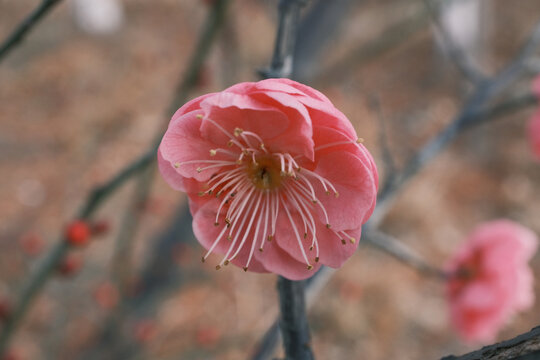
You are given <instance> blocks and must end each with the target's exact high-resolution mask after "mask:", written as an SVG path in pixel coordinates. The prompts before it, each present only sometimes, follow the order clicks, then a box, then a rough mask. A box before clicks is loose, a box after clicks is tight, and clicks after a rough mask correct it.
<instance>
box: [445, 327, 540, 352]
mask: <svg viewBox="0 0 540 360" xmlns="http://www.w3.org/2000/svg"><path fill="white" fill-rule="evenodd" d="M539 358H540V326H539V327H535V328H534V329H532V330H531V331H529V332H527V333H524V334H521V335H519V336H516V337H515V338H513V339H510V340H506V341H502V342H500V343H497V344H493V345H489V346H484V347H483V348H482V349H480V350H477V351H473V352H471V353H468V354H465V355H461V356H454V355H450V356H445V357H443V358H442V359H441V360H506V359H512V360H535V359H539Z"/></svg>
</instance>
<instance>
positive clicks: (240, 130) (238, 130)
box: [234, 128, 244, 137]
mask: <svg viewBox="0 0 540 360" xmlns="http://www.w3.org/2000/svg"><path fill="white" fill-rule="evenodd" d="M243 131H244V130H242V129H240V128H236V129H234V136H236V137H238V136H240V134H242V132H243Z"/></svg>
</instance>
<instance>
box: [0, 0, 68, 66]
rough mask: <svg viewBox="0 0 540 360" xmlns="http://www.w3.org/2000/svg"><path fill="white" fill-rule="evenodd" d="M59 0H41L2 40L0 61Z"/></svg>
mask: <svg viewBox="0 0 540 360" xmlns="http://www.w3.org/2000/svg"><path fill="white" fill-rule="evenodd" d="M60 1H61V0H43V1H42V2H41V4H39V5H38V7H37V8H36V9H35V10H34V11H32V13H30V15H28V17H27V18H26V19H24V20H23V21H22V22H21V23H20V24H19V25H17V27H16V28H15V30H13V32H12V33H11V34H10V35H9V36H8V37H7V38H6V40H4V42H3V43H2V45H1V46H0V62H2V60H3V59H4V58H5V57H6V56H7V54H8V53H9V52H11V50H13V49H14V48H15V47H16V46H17V45H18V44H19V43H21V42H22V41H23V40H24V38H25V36H26V35H27V34H28V32H29V31H30V30H32V28H34V27H35V26H36V25H37V24H38V23H39V21H40V20H41V19H42V18H43V17H44V16H45V15H47V14H48V13H49V11H51V10H52V9H53V8H54V6H55V5H57V4H58V3H60Z"/></svg>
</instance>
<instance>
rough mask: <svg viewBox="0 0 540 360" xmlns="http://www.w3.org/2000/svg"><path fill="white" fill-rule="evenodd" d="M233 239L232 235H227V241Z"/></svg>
mask: <svg viewBox="0 0 540 360" xmlns="http://www.w3.org/2000/svg"><path fill="white" fill-rule="evenodd" d="M227 227H229V225H227ZM231 239H232V236H231V235H227V240H229V241H231Z"/></svg>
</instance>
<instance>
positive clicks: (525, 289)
mask: <svg viewBox="0 0 540 360" xmlns="http://www.w3.org/2000/svg"><path fill="white" fill-rule="evenodd" d="M536 247H537V237H536V235H535V234H534V233H533V232H532V231H531V230H529V229H527V228H525V227H523V226H521V225H520V224H517V223H515V222H512V221H509V220H496V221H491V222H487V223H484V224H482V225H480V226H478V227H477V228H476V229H475V230H474V231H473V232H472V233H471V234H470V235H469V237H468V239H467V240H466V241H465V243H464V244H463V245H462V246H461V247H460V248H459V250H458V251H457V253H456V254H455V255H454V256H453V258H452V259H450V261H449V262H448V264H447V270H448V271H449V274H451V275H450V277H449V279H448V282H447V284H446V295H447V299H448V302H449V306H450V317H451V318H450V320H451V322H452V325H453V326H454V328H455V329H456V331H457V332H458V334H459V335H460V336H461V337H462V338H463V339H464V340H465V341H467V342H492V341H494V339H495V336H496V335H497V332H498V331H499V329H500V328H501V327H502V326H503V325H504V324H505V323H506V322H507V321H508V319H509V317H510V316H512V315H513V314H514V313H516V312H517V311H523V310H525V309H527V308H529V307H531V306H532V305H533V303H534V293H533V274H532V272H531V269H530V268H529V266H528V264H527V263H528V261H529V260H530V258H531V257H532V256H533V255H534V253H535V252H536Z"/></svg>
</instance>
